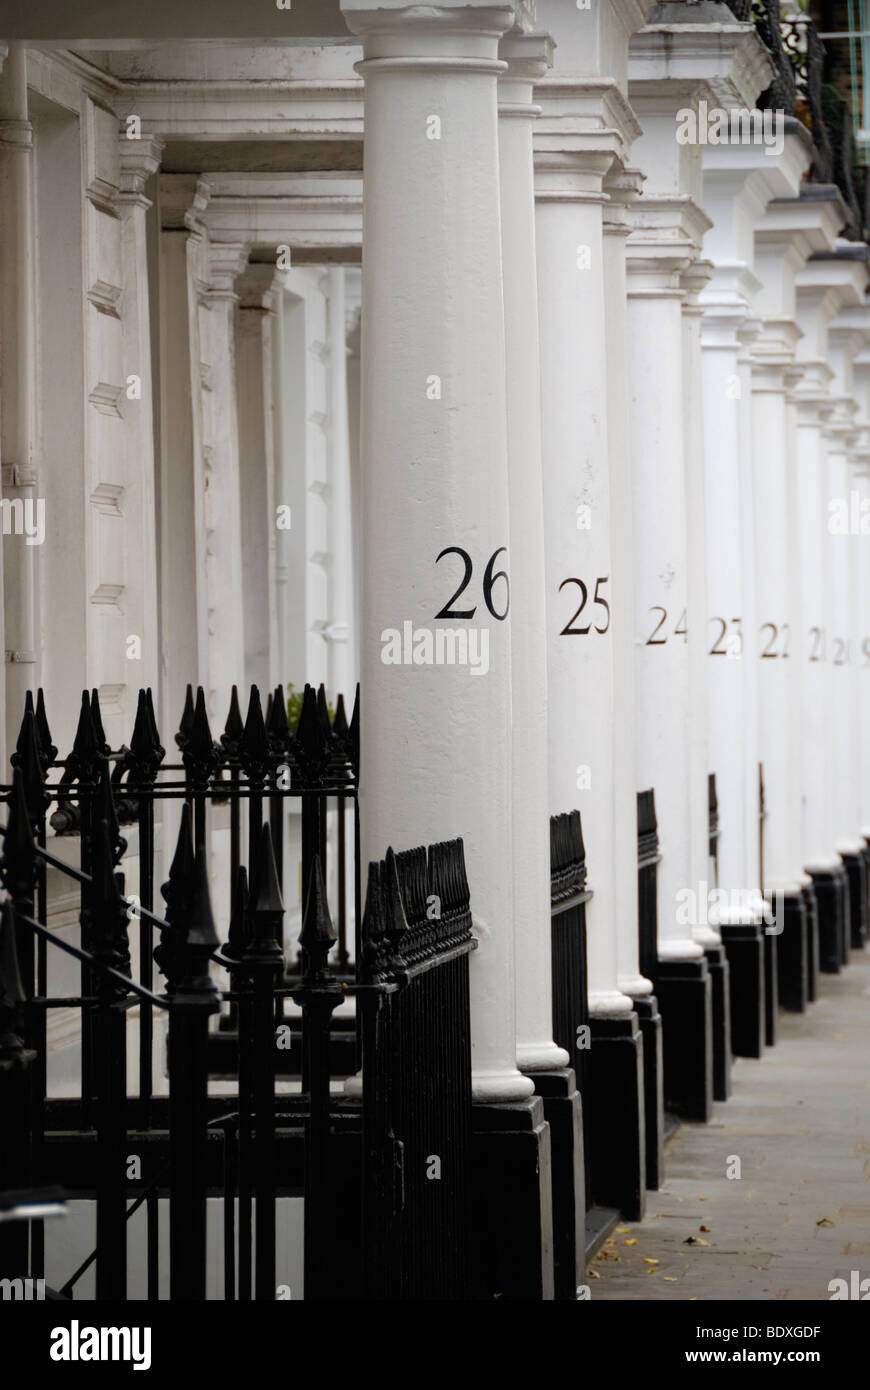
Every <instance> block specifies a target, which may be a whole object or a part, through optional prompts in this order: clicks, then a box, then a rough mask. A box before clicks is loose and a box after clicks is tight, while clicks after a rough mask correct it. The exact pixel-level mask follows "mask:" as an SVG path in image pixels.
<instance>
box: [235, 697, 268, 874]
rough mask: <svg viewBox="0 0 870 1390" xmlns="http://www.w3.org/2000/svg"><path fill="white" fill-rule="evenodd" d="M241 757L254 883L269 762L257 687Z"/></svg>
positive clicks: (240, 752) (251, 700)
mask: <svg viewBox="0 0 870 1390" xmlns="http://www.w3.org/2000/svg"><path fill="white" fill-rule="evenodd" d="M239 757H240V759H241V764H242V767H243V768H244V770H245V776H246V777H247V779H248V877H249V879H250V881H251V882H252V883H253V881H254V875H255V873H256V867H257V866H256V858H257V852H258V850H259V847H260V835H261V833H262V829H263V792H264V790H265V785H266V768H267V766H268V760H269V748H268V744H267V742H266V725H265V722H264V720H263V707H262V705H261V704H260V692H259V690H258V689H257V687H256V686H255V685H252V686H251V694H250V698H249V700H248V712H247V714H246V716H245V731H244V734H243V735H242V742H241V745H240V748H239Z"/></svg>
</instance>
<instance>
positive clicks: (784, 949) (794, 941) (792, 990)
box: [765, 891, 810, 1041]
mask: <svg viewBox="0 0 870 1390" xmlns="http://www.w3.org/2000/svg"><path fill="white" fill-rule="evenodd" d="M775 917H776V921H775V923H774V924H773V925H775V926H776V927H777V928H781V931H779V934H778V935H777V936H775V937H774V936H773V935H772V934H771V931H770V926H766V927H765V933H766V939H767V941H773V942H774V943H775V946H776V956H777V961H776V964H777V971H778V974H777V984H778V986H779V1002H780V1004H781V1006H782V1008H784V1009H788V1011H789V1012H790V1013H803V1012H804V1010H805V1009H806V1007H807V1003H808V1002H809V984H810V921H809V916H808V913H807V899H806V896H805V894H804V892H803V891H801V892H799V893H784V894H783V896H782V900H781V903H780V904H778V905H777V910H776V913H775ZM768 1041H769V1039H768Z"/></svg>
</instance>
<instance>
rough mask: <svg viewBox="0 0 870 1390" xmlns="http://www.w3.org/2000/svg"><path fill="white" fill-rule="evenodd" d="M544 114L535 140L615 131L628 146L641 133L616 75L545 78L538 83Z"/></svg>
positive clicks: (627, 146) (537, 98) (536, 126)
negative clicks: (599, 131) (596, 131)
mask: <svg viewBox="0 0 870 1390" xmlns="http://www.w3.org/2000/svg"><path fill="white" fill-rule="evenodd" d="M535 101H537V102H538V103H539V104H540V107H541V114H540V116H539V117H538V119H537V121H536V123H535V142H536V144H539V143H541V142H542V141H543V140H545V139H546V140H547V141H549V140H551V139H552V138H555V139H560V138H562V137H564V138H566V139H568V138H569V137H570V136H572V135H574V134H575V133H578V132H582V133H583V134H584V135H585V134H587V133H588V132H590V131H595V130H607V131H615V132H616V133H617V135H618V137H619V140H620V141H621V142H622V144H623V145H625V146H626V149H628V148H630V146H631V145H632V144H633V142H634V141H635V140H637V139H638V138H639V137H640V135H641V133H642V132H641V128H640V125H639V123H638V120H637V117H636V116H635V114H634V111H633V110H632V108H631V105H630V104H629V102H628V100H627V98H626V97H625V95H624V94H623V92H622V91H621V90H620V88H619V85H618V84H617V82H616V81H615V80H614V79H613V78H612V77H574V78H572V77H565V76H564V75H561V74H560V75H556V76H550V77H545V78H544V79H543V80H542V81H541V82H537V83H536V84H535Z"/></svg>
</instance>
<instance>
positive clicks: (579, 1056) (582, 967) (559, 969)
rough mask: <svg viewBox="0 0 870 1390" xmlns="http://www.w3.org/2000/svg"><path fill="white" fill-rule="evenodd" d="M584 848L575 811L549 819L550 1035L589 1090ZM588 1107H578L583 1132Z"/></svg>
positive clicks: (586, 1148)
mask: <svg viewBox="0 0 870 1390" xmlns="http://www.w3.org/2000/svg"><path fill="white" fill-rule="evenodd" d="M591 897H592V892H591V890H590V889H589V888H587V886H586V849H585V846H584V844H583V827H582V825H581V821H580V812H579V811H566V812H564V813H563V814H562V815H558V816H551V817H550V913H551V960H552V989H553V1039H554V1041H555V1042H556V1043H557V1044H558V1045H559V1047H563V1048H564V1049H565V1051H566V1052H567V1053H568V1056H569V1057H570V1058H571V1066H572V1067H573V1068H574V1071H575V1073H576V1076H577V1089H578V1090H579V1092H580V1095H581V1096H582V1097H583V1099H584V1101H588V1097H589V1094H590V1091H589V1055H590V1043H591V1036H590V1026H589V981H588V973H587V964H586V904H587V902H589V900H590V898H591ZM590 1113H591V1112H590V1107H589V1106H588V1105H586V1106H585V1108H584V1110H583V1124H584V1131H585V1129H586V1126H587V1125H588V1123H589V1117H590ZM591 1150H592V1145H591V1143H590V1142H589V1140H588V1135H585V1138H584V1145H583V1153H584V1160H585V1165H586V1190H587V1192H588V1191H590V1185H589V1184H590V1173H589V1158H590V1154H591Z"/></svg>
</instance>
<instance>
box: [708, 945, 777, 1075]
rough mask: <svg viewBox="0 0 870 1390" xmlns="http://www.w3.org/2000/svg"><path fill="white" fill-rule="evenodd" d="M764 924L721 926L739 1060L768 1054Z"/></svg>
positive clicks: (732, 1026) (736, 1050) (735, 1044)
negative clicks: (766, 1048) (729, 975)
mask: <svg viewBox="0 0 870 1390" xmlns="http://www.w3.org/2000/svg"><path fill="white" fill-rule="evenodd" d="M763 930H764V927H763V924H762V923H751V922H747V923H741V924H739V925H727V926H726V925H724V924H723V925H720V927H719V932H720V935H721V937H722V944H723V946H724V947H725V951H726V954H727V956H728V965H729V968H730V971H731V1047H732V1049H733V1052H734V1056H735V1057H760V1056H761V1054H762V1053H763V1051H764V1035H765V994H766V991H765V984H764V937H763Z"/></svg>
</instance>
